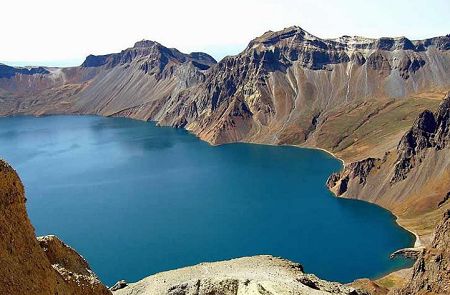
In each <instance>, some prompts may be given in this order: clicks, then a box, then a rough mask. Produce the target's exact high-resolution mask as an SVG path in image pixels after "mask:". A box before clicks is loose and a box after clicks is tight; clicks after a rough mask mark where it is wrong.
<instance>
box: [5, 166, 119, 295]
mask: <svg viewBox="0 0 450 295" xmlns="http://www.w3.org/2000/svg"><path fill="white" fill-rule="evenodd" d="M0 181H1V183H0V236H1V237H2V238H1V239H0V294H9V295H15V294H17V295H22V294H36V295H39V294H42V295H44V294H45V295H54V294H68V295H70V294H74V295H75V294H93V295H94V294H95V295H96V294H105V295H106V294H110V292H109V291H108V289H107V288H106V287H105V286H103V285H102V284H101V283H100V281H99V280H98V279H97V277H96V276H95V274H93V273H92V271H91V270H90V268H89V265H88V264H87V263H86V262H85V261H84V259H83V258H82V257H81V256H79V255H78V254H77V253H76V252H75V251H74V250H72V249H71V248H69V247H68V246H66V245H65V244H63V243H62V242H61V241H59V240H58V239H57V238H56V237H44V238H41V239H40V240H39V242H38V240H37V239H36V237H35V235H34V229H33V227H32V225H31V223H30V221H29V219H28V216H27V213H26V208H25V201H26V199H25V196H24V188H23V185H22V182H21V181H20V179H19V177H18V176H17V174H16V172H15V171H14V170H13V169H12V168H11V167H10V166H9V165H8V164H6V163H5V162H3V161H0Z"/></svg>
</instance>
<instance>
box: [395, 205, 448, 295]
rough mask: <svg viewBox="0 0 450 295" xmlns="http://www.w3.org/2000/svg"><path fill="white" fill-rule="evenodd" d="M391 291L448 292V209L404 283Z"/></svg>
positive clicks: (406, 294)
mask: <svg viewBox="0 0 450 295" xmlns="http://www.w3.org/2000/svg"><path fill="white" fill-rule="evenodd" d="M392 293H393V294H396V295H409V294H417V295H419V294H442V295H444V294H450V211H447V212H446V213H445V214H444V218H443V219H442V220H441V222H440V223H439V224H438V226H437V227H436V231H435V234H434V238H433V241H432V243H431V245H430V247H427V248H426V249H425V250H423V251H422V253H421V254H420V255H419V257H418V259H417V261H416V263H415V264H414V266H413V270H412V274H411V277H410V278H409V279H408V281H407V283H406V285H405V286H404V287H403V288H401V289H400V290H395V291H394V292H392Z"/></svg>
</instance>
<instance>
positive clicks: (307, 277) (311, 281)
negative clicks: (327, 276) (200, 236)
mask: <svg viewBox="0 0 450 295" xmlns="http://www.w3.org/2000/svg"><path fill="white" fill-rule="evenodd" d="M150 294H152V295H159V294H161V295H162V294H171V295H175V294H177V295H181V294H196V295H206V294H230V295H238V294H264V295H266V294H354V295H356V294H362V293H361V292H359V291H357V290H355V289H354V288H352V287H348V286H344V285H342V284H340V283H332V282H327V281H324V280H321V279H319V278H317V277H316V276H314V275H311V274H305V273H303V269H302V266H301V265H300V264H298V263H293V262H290V261H288V260H285V259H282V258H277V257H273V256H268V255H261V256H252V257H243V258H237V259H232V260H228V261H220V262H212V263H201V264H198V265H195V266H191V267H185V268H181V269H177V270H172V271H167V272H162V273H158V274H155V275H152V276H149V277H147V278H145V279H143V280H141V281H139V282H137V283H132V284H129V285H128V286H127V287H125V288H123V289H120V290H117V291H115V292H114V295H150Z"/></svg>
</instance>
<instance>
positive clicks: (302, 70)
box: [0, 27, 450, 159]
mask: <svg viewBox="0 0 450 295" xmlns="http://www.w3.org/2000/svg"><path fill="white" fill-rule="evenodd" d="M449 44H450V36H449V35H447V36H442V37H436V38H430V39H426V40H417V41H411V40H409V39H407V38H404V37H401V38H380V39H369V38H363V37H349V36H343V37H340V38H336V39H322V38H319V37H316V36H313V35H312V34H310V33H308V32H306V31H305V30H303V29H301V28H299V27H290V28H286V29H284V30H282V31H278V32H271V31H269V32H267V33H265V34H263V35H262V36H260V37H257V38H255V39H254V40H252V41H251V42H250V43H249V45H248V46H247V48H246V49H245V50H244V51H242V52H241V53H240V54H238V55H236V56H229V57H226V58H224V59H223V60H221V61H220V62H219V63H216V62H215V61H214V59H213V58H211V57H210V56H208V55H207V54H204V53H191V54H184V53H181V52H179V51H178V50H176V49H169V48H166V47H164V46H162V45H161V44H159V43H157V42H152V41H145V40H144V41H141V42H137V43H136V44H135V46H133V47H132V48H128V49H126V50H123V51H122V52H120V53H114V54H108V55H102V56H93V55H90V56H88V57H87V58H86V60H85V61H84V62H83V64H82V65H81V66H79V67H73V68H12V67H7V66H2V67H0V114H1V115H10V114H35V115H36V114H37V115H40V114H55V113H63V114H71V113H74V114H80V113H81V114H99V115H105V116H126V117H132V118H137V119H142V120H153V121H157V122H158V123H159V124H162V125H170V126H175V127H185V128H187V129H189V130H190V131H192V132H193V133H195V134H196V135H198V136H199V137H201V138H202V139H204V140H206V141H208V142H210V143H213V144H220V143H225V142H233V141H250V142H260V143H269V144H296V145H307V146H315V147H321V148H325V149H328V150H330V151H332V152H335V153H337V154H338V156H340V157H343V158H345V159H355V158H358V159H361V158H362V156H365V155H367V154H368V153H369V151H372V152H373V151H374V150H376V149H377V147H378V146H379V145H380V141H373V140H372V138H373V137H371V136H370V134H369V133H370V132H368V131H373V132H375V131H377V130H378V129H379V128H378V129H375V130H372V129H371V128H372V126H375V127H373V128H377V127H381V128H383V129H382V130H383V131H382V132H381V134H380V136H382V137H383V139H384V140H383V141H382V143H383V147H382V148H378V149H379V150H384V149H385V146H384V145H387V146H389V147H391V145H392V143H393V142H395V141H396V140H398V136H399V135H400V134H401V132H402V131H404V130H405V128H407V127H408V125H410V124H411V123H412V122H411V121H412V120H413V119H414V118H415V116H416V115H417V114H418V113H419V112H420V111H422V110H424V109H427V108H433V107H434V106H435V105H436V104H435V101H432V100H431V101H430V100H429V99H424V98H430V97H435V96H436V94H439V93H442V91H446V90H448V89H449V88H450V78H449V77H450V76H449V72H450V46H449ZM400 98H410V99H408V100H401V99H400ZM392 119H398V120H399V123H398V124H397V126H387V123H388V122H389V120H392ZM380 125H381V126H380ZM389 127H390V128H389Z"/></svg>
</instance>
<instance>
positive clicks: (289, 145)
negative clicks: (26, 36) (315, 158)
mask: <svg viewBox="0 0 450 295" xmlns="http://www.w3.org/2000/svg"><path fill="white" fill-rule="evenodd" d="M15 116H25V117H26V116H31V117H45V116H94V117H103V118H125V119H130V120H137V121H142V122H146V123H152V124H154V125H155V127H170V128H175V129H182V130H184V131H186V132H187V133H189V134H191V135H193V136H195V137H196V138H198V139H199V140H201V141H203V142H206V143H208V144H209V145H211V146H220V145H225V144H233V143H246V144H256V145H266V146H274V147H283V146H285V147H295V148H303V149H312V150H319V151H321V152H324V153H326V154H328V155H330V156H332V157H333V158H334V159H336V160H338V161H340V162H341V164H342V167H341V170H342V169H344V168H345V165H346V164H347V163H346V162H345V161H344V160H343V159H341V158H340V157H338V156H336V155H335V154H334V153H332V152H331V151H329V150H326V149H324V148H320V147H314V146H301V145H293V144H282V145H279V144H273V143H258V142H250V141H234V142H228V143H220V144H213V143H211V142H210V141H208V140H205V139H203V138H201V137H199V136H198V135H197V134H195V133H193V132H192V131H191V130H189V129H187V128H185V127H183V128H178V127H173V126H170V125H160V124H159V123H158V122H157V121H153V120H142V119H139V118H132V117H127V116H114V115H113V116H110V115H101V114H81V113H75V114H67V113H65V114H64V113H56V114H38V115H36V114H18V115H5V116H1V117H15ZM328 191H330V190H329V189H328ZM330 192H331V191H330ZM331 193H333V192H331ZM333 195H334V196H335V197H336V198H342V197H339V196H336V195H335V194H334V193H333ZM346 199H352V200H360V201H363V202H366V203H370V204H372V205H376V206H379V207H381V208H383V209H385V210H387V211H389V212H390V213H391V214H392V215H393V216H394V217H395V223H396V224H397V225H398V226H400V227H401V228H402V229H404V230H406V231H408V232H409V233H411V234H412V235H414V236H415V238H416V240H415V242H414V245H413V247H414V248H416V247H422V246H423V244H422V242H421V240H420V236H419V235H418V234H417V233H416V232H414V231H413V230H411V229H408V228H407V227H405V226H404V225H402V224H400V223H399V219H400V218H399V216H397V215H396V214H395V213H394V212H392V211H391V210H389V209H387V208H384V207H382V206H380V205H378V204H376V203H373V202H369V201H367V200H364V199H355V198H346ZM406 269H408V267H404V268H401V269H398V270H395V271H391V272H388V273H387V274H385V275H384V276H382V277H386V276H389V275H391V274H393V273H395V272H398V271H400V270H406ZM382 277H380V278H382ZM380 278H373V280H378V279H380ZM371 280H372V279H371Z"/></svg>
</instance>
